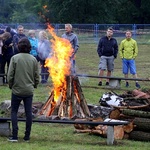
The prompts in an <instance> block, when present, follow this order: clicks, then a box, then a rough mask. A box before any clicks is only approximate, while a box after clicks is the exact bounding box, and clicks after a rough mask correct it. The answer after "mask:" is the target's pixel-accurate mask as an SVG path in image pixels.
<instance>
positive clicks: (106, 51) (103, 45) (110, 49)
mask: <svg viewBox="0 0 150 150" xmlns="http://www.w3.org/2000/svg"><path fill="white" fill-rule="evenodd" d="M112 36H113V29H112V28H108V29H107V32H106V36H104V37H102V38H101V39H100V40H99V43H98V47H97V53H98V56H99V57H100V62H99V76H100V77H102V76H103V75H104V71H105V70H107V77H108V78H107V79H106V85H109V77H110V76H111V74H112V71H113V70H114V59H115V58H117V54H118V44H117V40H116V39H115V38H113V37H112ZM98 85H99V86H102V78H100V79H99V83H98Z"/></svg>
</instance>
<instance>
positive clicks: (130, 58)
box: [119, 30, 140, 88]
mask: <svg viewBox="0 0 150 150" xmlns="http://www.w3.org/2000/svg"><path fill="white" fill-rule="evenodd" d="M125 35H126V39H124V40H122V41H121V44H120V48H119V54H120V57H121V59H122V71H123V74H124V76H125V78H128V71H129V69H130V73H131V74H132V75H133V77H134V78H135V79H136V78H137V73H136V65H135V58H136V57H137V55H138V46H137V42H136V41H135V40H134V39H132V38H131V37H132V33H131V31H129V30H127V31H126V33H125ZM128 86H129V82H128V80H126V87H128ZM135 86H136V87H137V88H140V84H139V83H138V81H136V82H135Z"/></svg>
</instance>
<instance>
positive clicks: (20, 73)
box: [7, 53, 39, 96]
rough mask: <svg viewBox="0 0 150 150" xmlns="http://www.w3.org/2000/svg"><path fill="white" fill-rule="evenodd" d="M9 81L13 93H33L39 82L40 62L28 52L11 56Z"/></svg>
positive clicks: (20, 94) (27, 94)
mask: <svg viewBox="0 0 150 150" xmlns="http://www.w3.org/2000/svg"><path fill="white" fill-rule="evenodd" d="M7 81H8V84H9V88H10V89H12V93H13V94H15V95H18V96H30V95H33V91H34V88H36V87H37V85H38V83H39V70H38V62H37V60H36V58H35V57H33V56H32V55H31V54H28V53H19V54H16V55H14V56H13V57H12V58H11V61H10V65H9V69H8V74H7Z"/></svg>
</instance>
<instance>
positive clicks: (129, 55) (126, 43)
mask: <svg viewBox="0 0 150 150" xmlns="http://www.w3.org/2000/svg"><path fill="white" fill-rule="evenodd" d="M119 54H120V57H121V58H125V59H135V58H136V56H137V54H138V46H137V42H136V41H135V40H134V39H132V38H131V39H129V40H127V39H124V40H123V41H122V42H121V44H120V47H119Z"/></svg>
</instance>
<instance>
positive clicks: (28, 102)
mask: <svg viewBox="0 0 150 150" xmlns="http://www.w3.org/2000/svg"><path fill="white" fill-rule="evenodd" d="M32 99H33V95H30V96H17V95H15V94H13V93H12V97H11V121H12V136H13V137H14V138H18V120H17V113H18V109H19V105H20V103H21V101H22V100H23V103H24V109H25V114H26V130H25V137H27V138H29V137H30V132H31V126H32Z"/></svg>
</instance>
